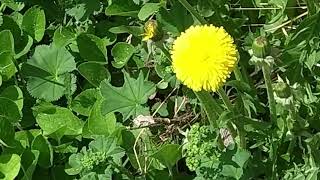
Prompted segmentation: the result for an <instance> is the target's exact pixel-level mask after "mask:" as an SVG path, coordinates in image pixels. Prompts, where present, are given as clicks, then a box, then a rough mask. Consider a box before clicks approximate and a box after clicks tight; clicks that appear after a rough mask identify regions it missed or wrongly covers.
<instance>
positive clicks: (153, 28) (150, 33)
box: [143, 20, 163, 41]
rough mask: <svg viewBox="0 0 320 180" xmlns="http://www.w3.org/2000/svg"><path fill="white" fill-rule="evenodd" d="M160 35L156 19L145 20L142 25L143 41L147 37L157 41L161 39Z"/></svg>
mask: <svg viewBox="0 0 320 180" xmlns="http://www.w3.org/2000/svg"><path fill="white" fill-rule="evenodd" d="M162 35H163V33H162V31H161V28H160V27H159V25H158V23H157V21H156V20H149V21H147V22H146V24H145V25H144V37H143V41H147V40H149V39H151V40H153V41H159V40H160V39H162Z"/></svg>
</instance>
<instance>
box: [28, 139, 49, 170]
mask: <svg viewBox="0 0 320 180" xmlns="http://www.w3.org/2000/svg"><path fill="white" fill-rule="evenodd" d="M31 150H38V151H39V152H40V155H39V160H38V164H39V165H40V166H41V167H44V168H49V167H51V166H52V165H53V150H52V147H51V144H50V143H49V141H48V140H47V139H46V138H45V137H43V136H42V135H41V134H40V135H38V136H37V137H36V138H35V139H34V140H33V142H32V145H31Z"/></svg>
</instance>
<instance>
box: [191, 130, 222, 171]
mask: <svg viewBox="0 0 320 180" xmlns="http://www.w3.org/2000/svg"><path fill="white" fill-rule="evenodd" d="M187 139H188V144H187V146H188V147H187V151H186V157H187V158H186V163H187V166H188V167H189V169H190V170H192V171H195V170H196V169H198V168H199V167H200V165H201V162H202V161H207V160H208V158H209V159H212V160H215V159H217V157H216V156H215V149H216V147H215V140H216V135H215V134H214V133H212V132H210V127H209V126H201V127H200V125H199V124H194V125H192V127H191V129H190V131H189V132H188V137H187Z"/></svg>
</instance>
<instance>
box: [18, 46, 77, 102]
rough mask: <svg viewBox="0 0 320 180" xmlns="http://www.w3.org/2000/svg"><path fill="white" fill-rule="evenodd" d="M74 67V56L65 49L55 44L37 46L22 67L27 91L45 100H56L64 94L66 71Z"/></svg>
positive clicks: (69, 84) (72, 84)
mask: <svg viewBox="0 0 320 180" xmlns="http://www.w3.org/2000/svg"><path fill="white" fill-rule="evenodd" d="M75 69H76V63H75V61H74V57H73V56H72V55H71V54H70V53H69V52H68V51H67V50H66V49H65V48H59V47H56V46H37V47H36V49H35V52H34V54H33V56H32V57H31V59H29V60H28V61H27V63H25V64H24V65H23V67H22V71H23V73H24V74H25V75H26V76H27V77H28V82H27V88H28V91H29V93H30V94H31V95H32V96H33V97H35V98H38V99H44V100H46V101H55V100H58V99H59V98H60V97H62V96H63V95H64V94H65V90H66V89H67V87H66V86H67V85H68V86H72V87H73V86H74V83H75V82H72V83H66V82H65V80H66V79H67V77H68V75H69V74H68V73H69V72H71V71H73V70H75Z"/></svg>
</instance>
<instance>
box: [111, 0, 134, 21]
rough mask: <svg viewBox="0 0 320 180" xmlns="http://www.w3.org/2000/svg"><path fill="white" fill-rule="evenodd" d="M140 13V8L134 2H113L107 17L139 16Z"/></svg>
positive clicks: (118, 0)
mask: <svg viewBox="0 0 320 180" xmlns="http://www.w3.org/2000/svg"><path fill="white" fill-rule="evenodd" d="M138 12H139V6H137V5H136V4H134V3H133V2H132V1H127V0H117V1H113V2H112V4H111V5H109V6H108V7H107V8H106V11H105V13H106V15H107V16H132V17H134V16H137V14H138Z"/></svg>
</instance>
